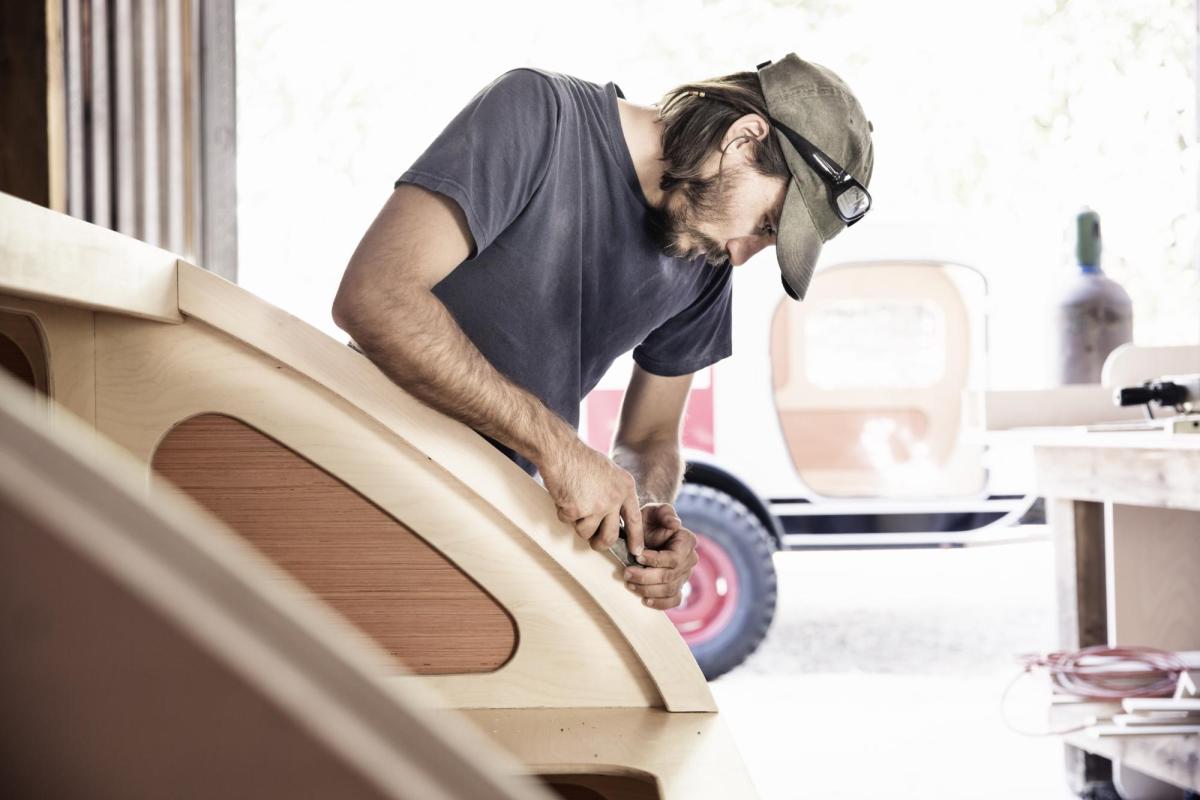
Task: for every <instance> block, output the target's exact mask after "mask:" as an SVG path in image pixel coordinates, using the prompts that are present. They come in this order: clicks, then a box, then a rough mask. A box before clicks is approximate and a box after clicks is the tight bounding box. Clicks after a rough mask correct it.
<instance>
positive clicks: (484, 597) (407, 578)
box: [153, 414, 517, 675]
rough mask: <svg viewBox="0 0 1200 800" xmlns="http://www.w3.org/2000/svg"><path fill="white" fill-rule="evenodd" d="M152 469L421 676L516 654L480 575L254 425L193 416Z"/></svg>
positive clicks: (513, 635) (488, 666)
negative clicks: (478, 579) (451, 559)
mask: <svg viewBox="0 0 1200 800" xmlns="http://www.w3.org/2000/svg"><path fill="white" fill-rule="evenodd" d="M153 466H154V469H155V470H156V471H157V472H158V473H159V474H161V475H163V476H164V477H166V478H168V479H169V480H170V481H171V482H172V483H174V484H175V485H176V486H179V487H180V488H182V489H183V490H184V491H185V492H187V493H188V494H189V495H191V496H192V497H193V498H195V499H196V500H197V501H199V502H200V504H201V505H203V506H204V507H205V508H207V509H208V510H209V511H211V512H212V513H213V514H215V515H216V516H217V517H218V518H219V519H221V520H222V521H223V522H225V524H227V525H229V527H230V528H232V529H233V530H235V531H237V532H238V533H239V534H241V535H242V536H244V537H246V539H247V540H249V541H250V542H251V543H252V544H253V545H254V546H255V547H257V548H258V549H259V550H261V551H262V552H263V553H265V554H266V555H267V556H268V557H269V558H270V559H271V560H272V561H274V562H275V563H277V564H279V565H280V566H282V567H283V568H284V569H285V570H287V571H288V572H289V573H290V574H291V575H292V576H293V577H294V578H296V579H297V580H299V581H300V582H301V583H303V584H304V585H305V586H307V587H309V588H310V589H312V590H313V591H314V592H315V593H316V594H318V595H319V596H320V597H321V598H322V599H324V600H325V601H326V602H328V603H329V604H330V605H332V606H333V607H334V608H335V609H337V610H338V611H339V612H341V613H342V614H343V615H345V617H346V618H347V619H349V620H350V621H351V622H353V623H354V624H355V625H357V626H358V627H359V628H361V629H362V630H363V631H364V632H365V633H367V634H368V635H369V636H371V637H372V638H374V639H375V641H377V642H378V643H379V644H380V645H382V646H383V647H384V649H386V650H387V651H388V652H389V653H391V654H392V655H393V656H395V657H396V658H398V659H399V660H400V661H402V662H403V663H404V664H405V666H407V667H408V668H409V669H410V670H412V671H413V672H416V673H418V674H425V675H437V674H453V673H469V672H491V671H492V670H495V669H499V668H500V667H501V666H502V665H503V664H504V662H506V661H508V659H509V658H510V657H511V656H512V653H513V650H514V649H515V648H516V644H517V630H516V625H515V624H514V623H513V620H512V618H511V617H510V616H509V615H508V614H507V612H505V610H504V609H503V608H502V607H501V606H500V605H499V604H498V603H497V602H496V601H495V600H494V599H493V598H492V597H491V596H489V595H488V594H487V593H486V592H484V591H483V590H482V589H481V588H479V586H478V585H477V584H476V583H475V582H474V581H472V580H471V579H470V578H468V577H467V576H466V575H464V574H463V573H462V571H461V570H459V569H458V568H457V567H455V566H454V565H453V564H452V563H450V562H449V561H447V560H446V558H445V557H444V556H442V555H441V554H440V553H438V552H437V551H436V550H434V549H433V548H432V547H430V546H429V545H428V544H427V543H426V542H425V541H423V540H422V539H421V538H420V537H418V536H417V535H415V534H414V533H413V532H412V530H411V529H409V528H408V527H407V526H405V525H404V524H403V523H401V522H398V521H397V520H395V519H393V518H392V517H391V516H389V515H388V514H386V513H384V512H383V511H382V510H381V509H379V508H378V507H377V506H376V505H374V504H373V503H371V502H369V501H368V500H366V499H365V498H363V497H362V495H360V494H358V493H357V492H355V491H354V490H353V489H352V488H351V487H349V486H347V485H346V484H344V483H342V482H341V481H339V480H337V479H336V478H334V477H332V476H331V475H329V474H328V473H326V472H325V471H324V470H321V469H319V468H317V467H316V466H314V465H312V464H311V463H309V462H308V461H306V460H304V459H303V458H301V457H300V456H298V455H297V454H296V453H294V452H292V451H291V450H289V449H288V448H287V447H285V446H283V445H282V444H280V443H279V442H276V441H274V440H273V439H271V438H269V437H267V436H265V435H263V434H262V433H259V432H258V431H256V430H254V429H253V428H251V427H250V426H248V425H246V424H245V423H243V422H240V421H238V420H236V419H233V418H232V417H228V416H224V415H220V414H203V415H200V416H197V417H192V418H191V419H188V420H185V421H184V422H182V423H180V424H179V425H176V426H175V427H174V428H172V429H171V431H170V432H169V433H168V434H167V435H166V437H165V438H164V439H163V441H162V443H161V444H160V445H159V447H158V450H157V451H156V452H155V454H154V460H153ZM397 477H398V479H402V478H401V477H400V476H397Z"/></svg>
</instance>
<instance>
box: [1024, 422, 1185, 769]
mask: <svg viewBox="0 0 1200 800" xmlns="http://www.w3.org/2000/svg"><path fill="white" fill-rule="evenodd" d="M1018 437H1019V438H1022V439H1028V441H1029V443H1030V444H1031V445H1032V446H1033V453H1034V464H1035V471H1036V483H1037V491H1038V493H1039V494H1041V495H1042V496H1044V497H1045V498H1046V509H1047V515H1048V521H1049V523H1050V526H1051V528H1052V530H1053V536H1054V541H1055V561H1056V571H1057V578H1058V580H1057V583H1058V619H1059V644H1060V646H1061V647H1062V648H1064V649H1071V650H1074V649H1079V648H1083V647H1088V646H1091V645H1097V644H1109V645H1145V646H1150V647H1160V648H1164V649H1169V650H1200V434H1170V433H1166V432H1162V431H1139V432H1133V431H1129V432H1105V433H1095V432H1092V433H1089V432H1086V431H1084V430H1083V429H1080V428H1045V429H1029V430H1024V431H1011V432H1008V433H1006V434H1004V435H1003V438H1004V439H1006V440H1008V441H1013V440H1014V439H1015V438H1018ZM1063 713H1064V712H1063V711H1061V710H1057V711H1056V714H1055V716H1056V717H1057V718H1056V719H1055V720H1053V723H1052V724H1055V725H1059V726H1061V723H1062V721H1063V717H1062V714H1063ZM1068 713H1069V712H1068ZM1067 741H1068V743H1069V744H1070V745H1073V746H1075V747H1077V748H1080V749H1081V750H1084V751H1087V752H1089V753H1094V754H1097V755H1101V756H1104V757H1105V758H1109V759H1113V760H1118V761H1122V762H1124V763H1125V764H1127V765H1128V766H1130V767H1132V768H1133V769H1136V770H1139V771H1141V772H1145V773H1146V774H1148V775H1152V776H1154V777H1157V778H1159V779H1161V780H1165V781H1168V782H1170V783H1174V784H1176V785H1179V786H1185V787H1187V788H1190V789H1193V790H1197V791H1200V737H1198V736H1154V737H1138V738H1136V739H1134V738H1132V737H1130V738H1128V739H1125V738H1122V739H1108V740H1099V739H1093V738H1091V737H1089V736H1086V735H1072V736H1070V737H1068V738H1067Z"/></svg>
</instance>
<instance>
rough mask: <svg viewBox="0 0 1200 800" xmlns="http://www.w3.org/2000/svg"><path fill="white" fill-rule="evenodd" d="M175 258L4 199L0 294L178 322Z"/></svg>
mask: <svg viewBox="0 0 1200 800" xmlns="http://www.w3.org/2000/svg"><path fill="white" fill-rule="evenodd" d="M175 265H176V256H175V255H174V254H172V253H168V252H167V251H165V250H159V249H158V248H156V247H151V246H150V245H147V244H143V243H141V242H138V241H134V240H133V239H130V238H128V237H125V236H121V235H120V234H118V233H115V232H114V231H110V230H106V229H105V228H101V227H99V226H97V225H92V224H90V223H87V222H84V221H82V220H78V219H72V218H70V217H65V216H63V215H61V214H55V213H54V212H51V211H47V210H46V209H45V208H42V207H41V206H38V205H34V204H33V203H28V202H26V201H24V200H19V199H17V198H15V197H12V196H11V195H7V194H0V292H3V293H6V294H15V295H21V296H25V297H34V298H42V299H46V300H53V301H56V302H61V303H67V304H70V305H77V306H82V307H84V308H91V309H102V310H107V311H118V312H121V313H124V314H131V315H133V316H138V317H146V318H148V319H155V320H160V321H163V322H180V321H182V319H183V318H182V317H181V316H180V314H179V306H178V289H177V278H176V266H175Z"/></svg>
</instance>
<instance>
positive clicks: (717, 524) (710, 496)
mask: <svg viewBox="0 0 1200 800" xmlns="http://www.w3.org/2000/svg"><path fill="white" fill-rule="evenodd" d="M675 510H676V511H678V512H679V518H680V519H681V520H683V525H684V527H686V528H687V529H688V530H690V531H692V532H693V533H696V534H698V535H700V536H705V537H708V538H709V539H711V540H713V541H714V542H716V543H717V544H719V545H720V546H721V547H722V548H723V549H724V550H725V552H726V554H727V555H728V556H729V559H730V561H732V562H733V567H734V570H735V572H736V573H737V579H738V587H739V596H738V604H737V607H736V608H735V610H734V612H733V616H732V617H731V618H730V619H729V622H728V623H727V624H726V625H725V627H724V628H723V629H722V630H720V631H719V632H718V633H717V634H716V635H715V636H714V637H713V638H711V639H708V640H706V641H704V642H700V643H698V644H695V645H693V646H692V648H691V649H692V655H694V656H695V657H696V661H697V662H698V663H699V664H700V669H701V670H702V671H703V672H704V677H705V678H707V679H708V680H712V679H713V678H716V677H717V676H718V675H723V674H725V673H726V672H728V671H729V670H731V669H733V668H734V667H736V666H737V665H738V664H741V663H742V662H743V661H745V660H746V659H747V658H748V657H749V656H750V654H751V653H753V652H754V651H755V650H757V649H758V646H759V645H760V644H762V640H763V638H764V637H765V636H766V635H767V629H768V628H770V627H771V620H772V619H773V618H774V617H775V594H776V588H775V587H776V584H775V564H774V563H773V562H772V561H771V554H772V553H773V552H774V549H775V548H774V546H773V544H772V541H771V535H770V534H769V533H768V532H767V530H766V528H764V527H763V524H762V522H760V521H759V519H758V518H757V517H755V516H754V515H753V514H751V513H750V511H749V510H748V509H747V508H746V507H745V506H744V505H742V504H741V503H740V502H738V501H737V500H735V499H733V498H732V497H730V496H729V495H727V494H725V493H724V492H721V491H717V490H716V489H712V488H710V487H708V486H701V485H699V484H694V483H685V484H684V485H683V487H682V488H681V489H680V491H679V496H678V497H677V498H676V499H675Z"/></svg>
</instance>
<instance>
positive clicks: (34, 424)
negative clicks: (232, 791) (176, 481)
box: [0, 377, 547, 800]
mask: <svg viewBox="0 0 1200 800" xmlns="http://www.w3.org/2000/svg"><path fill="white" fill-rule="evenodd" d="M26 395H27V393H24V392H23V391H22V390H20V389H19V387H16V386H14V385H13V381H12V380H11V379H8V378H7V377H0V505H2V506H3V508H4V516H5V517H6V518H9V519H14V518H16V519H19V520H27V521H29V522H30V524H29V525H20V526H13V528H10V527H9V526H7V525H6V526H2V527H0V531H2V533H0V542H2V541H3V540H4V539H5V538H6V537H8V536H10V535H12V534H14V533H15V530H14V528H20V529H22V530H24V531H25V532H26V533H41V534H44V535H42V536H37V537H34V539H35V540H36V542H37V543H39V544H44V545H46V546H47V547H49V548H50V549H49V550H47V549H45V548H43V549H42V550H40V551H39V552H38V553H37V554H35V553H33V552H32V551H28V548H26V551H28V553H29V555H30V557H37V558H39V560H41V561H43V562H44V561H45V559H43V558H41V556H42V555H45V556H46V557H48V558H50V560H51V561H52V562H53V561H55V560H57V562H58V563H62V560H63V557H64V556H65V555H66V554H67V553H70V559H71V560H72V561H73V563H75V564H77V565H78V568H79V569H85V570H86V571H87V572H86V574H88V575H96V576H97V577H101V578H102V580H103V581H105V582H107V585H109V586H112V587H114V588H113V589H111V590H109V593H108V596H109V597H110V598H112V597H115V595H113V593H112V592H113V591H114V590H115V591H118V592H121V593H124V595H123V596H124V597H127V598H128V600H129V601H133V603H135V604H136V605H138V606H141V607H142V608H144V609H146V610H148V611H150V612H151V614H152V615H153V616H154V618H155V619H156V620H157V624H159V627H160V628H161V629H163V630H169V631H172V632H173V633H172V634H171V635H173V636H174V637H175V638H174V639H173V640H172V641H174V642H177V643H178V644H179V645H180V646H186V647H199V648H200V649H201V650H203V651H204V652H205V653H206V654H207V655H208V656H209V657H211V658H212V659H213V660H214V664H219V665H220V669H222V670H225V671H227V673H228V674H229V675H232V676H236V678H235V680H236V681H238V682H240V683H241V684H242V685H244V686H246V687H248V688H249V689H250V690H251V691H252V692H253V693H254V694H256V695H257V696H258V697H259V698H261V699H262V700H263V701H265V703H267V704H269V705H270V706H272V707H274V708H275V709H278V710H279V711H282V712H283V716H282V717H281V718H280V719H284V720H287V722H285V724H286V725H290V726H293V727H292V730H293V731H294V732H295V733H296V734H298V735H301V736H304V737H306V738H307V739H309V740H311V741H315V742H316V743H318V746H319V748H320V749H321V751H323V754H325V755H327V756H328V757H330V758H331V759H332V761H331V765H332V763H334V762H338V763H340V764H342V765H343V767H344V768H348V769H349V770H350V771H351V773H353V774H355V775H356V776H357V778H358V780H359V781H362V782H363V783H362V784H360V787H359V791H357V792H356V793H355V794H354V795H353V796H355V797H368V796H369V797H387V798H407V800H416V798H447V800H449V799H450V798H457V799H458V800H467V799H468V798H512V800H516V799H517V798H526V799H527V800H533V799H534V798H545V797H547V795H546V794H545V793H544V792H543V791H542V790H540V789H538V788H537V787H535V786H533V785H531V784H529V783H528V782H526V781H520V780H517V779H516V778H515V777H512V776H511V775H512V773H514V772H515V771H517V768H516V766H515V765H513V764H512V763H511V762H510V761H509V760H508V759H506V758H504V757H503V756H502V755H501V754H500V753H499V752H497V751H496V750H494V749H493V747H492V746H490V745H489V743H487V742H485V741H483V740H482V739H481V737H479V735H478V734H475V733H473V732H472V731H470V730H468V729H467V727H466V726H464V725H462V724H461V723H459V722H458V721H456V720H455V719H453V718H449V717H448V716H447V715H445V714H440V715H436V716H435V715H431V714H429V713H428V712H425V711H422V710H420V709H421V706H423V705H425V706H427V705H428V704H429V702H430V699H429V698H428V696H427V695H426V694H423V693H421V692H419V691H417V690H416V689H415V688H414V687H388V688H385V687H384V686H382V685H381V684H379V683H378V682H377V681H376V680H375V679H373V678H372V677H371V675H372V673H373V672H374V671H376V670H377V669H378V665H379V664H380V663H381V662H382V661H383V660H384V656H383V655H382V654H381V653H379V652H378V651H376V650H374V649H373V648H371V647H370V646H369V645H368V644H367V643H366V642H365V641H364V640H362V639H361V638H359V637H357V636H353V635H351V634H349V633H348V632H347V631H346V630H345V629H344V626H342V625H340V624H339V623H338V621H337V620H336V618H334V617H332V616H331V615H330V614H329V613H328V612H327V611H326V610H325V609H324V608H322V607H321V606H319V605H318V604H314V603H311V602H306V601H305V600H303V599H302V594H301V593H299V592H297V591H296V590H295V589H291V590H289V588H288V587H287V586H286V583H287V581H286V578H285V577H284V576H282V575H281V574H278V573H277V571H276V570H274V569H273V568H272V567H271V566H270V565H269V564H268V563H267V562H264V561H262V560H261V559H258V558H255V557H254V556H253V553H252V552H250V551H249V549H248V548H247V547H246V546H245V545H242V544H241V543H239V542H237V541H236V540H235V538H234V537H233V536H232V535H231V534H229V533H228V532H226V531H224V530H223V529H222V528H221V526H220V525H219V523H217V522H216V521H215V520H213V519H212V518H211V517H207V516H206V515H205V514H203V513H202V512H201V511H200V510H199V509H198V508H197V507H195V506H194V505H192V504H190V503H188V502H187V501H186V499H185V498H183V497H182V496H180V495H178V494H177V493H172V491H171V490H170V489H169V488H168V487H165V486H163V487H159V488H158V491H156V496H157V498H158V499H157V500H156V503H155V505H154V506H150V505H147V504H145V503H143V502H142V501H141V499H140V495H141V493H142V491H141V487H142V485H143V482H144V478H143V477H142V476H141V475H140V474H139V473H140V472H141V470H140V469H139V467H138V465H136V464H134V463H133V462H131V460H130V459H129V457H128V456H126V455H125V454H123V453H121V452H120V451H118V450H117V449H116V448H115V447H113V446H111V445H108V444H106V443H104V442H103V441H101V440H98V439H96V438H94V437H92V436H91V435H90V434H89V433H88V432H87V431H86V430H84V429H82V428H80V426H79V423H77V422H73V421H70V420H67V419H61V420H60V421H59V422H58V424H57V425H56V430H55V432H54V434H53V435H51V434H50V432H49V431H48V430H47V429H46V428H45V426H44V425H43V424H39V423H38V420H37V415H36V413H35V412H34V411H33V409H32V408H31V407H30V406H29V405H28V400H27V396H26ZM34 539H30V537H29V536H23V537H16V538H14V539H10V540H9V541H10V542H11V543H12V545H13V546H14V547H16V546H19V545H21V544H22V543H24V544H26V545H29V544H31V543H32V541H33V540H34ZM21 540H29V541H25V542H22V541H21ZM6 564H7V565H8V566H10V567H15V566H16V565H15V564H12V563H11V562H6ZM13 574H14V575H15V574H16V573H13ZM80 574H81V575H82V574H84V573H80ZM6 585H8V586H10V587H11V586H13V585H16V581H11V582H6ZM74 588H75V587H74V586H73V584H72V583H71V582H68V583H67V584H66V585H63V586H61V587H60V589H61V591H60V593H59V595H61V596H62V597H64V598H69V597H70V596H71V592H72V590H73V589H74ZM10 590H11V589H10ZM49 597H50V600H48V602H53V601H54V599H55V598H56V597H57V595H55V594H54V593H52V594H51V595H50V596H49ZM59 607H60V608H61V606H59ZM123 607H124V608H125V609H127V610H128V609H130V608H131V606H130V603H129V602H128V601H124V605H123ZM150 619H151V617H149V616H136V615H125V616H122V617H121V618H120V619H119V620H117V619H113V620H108V622H109V623H119V622H121V621H125V622H129V621H135V622H136V621H148V620H150ZM40 644H41V645H43V646H42V647H41V649H40V650H39V649H38V648H23V649H22V654H21V655H22V658H23V659H36V658H38V657H39V656H40V657H43V658H46V657H50V656H52V654H48V653H47V648H49V647H53V646H57V647H59V649H60V650H61V649H63V646H64V645H65V646H66V647H68V648H69V642H66V643H53V644H46V639H45V637H43V640H42V641H41V642H40ZM34 651H37V652H34ZM108 652H109V653H110V654H111V653H112V652H113V651H111V650H109V651H108ZM145 657H146V658H148V659H154V658H155V657H156V653H155V651H154V650H150V651H148V652H147V653H146V656H145ZM7 663H8V664H10V665H11V664H12V663H13V660H12V659H9V660H7ZM58 663H60V664H61V663H62V661H61V659H60V660H59V662H58ZM67 669H68V670H69V671H70V674H78V675H80V676H81V677H82V676H83V675H84V674H85V673H86V670H85V669H80V668H79V667H71V666H70V665H69V664H68V666H67ZM25 674H30V675H38V676H39V679H40V680H49V679H51V678H52V676H47V675H46V674H45V673H43V672H41V671H39V670H33V671H31V672H27V673H25ZM149 674H153V670H150V673H149ZM6 685H11V684H9V682H8V681H6ZM85 686H86V684H85ZM63 688H64V689H67V688H69V689H70V690H71V691H73V692H85V693H86V691H87V689H86V688H81V687H80V686H79V685H78V683H77V682H75V681H72V682H71V683H70V684H67V685H64V686H63ZM97 691H99V689H97ZM147 693H149V691H148V692H147ZM56 694H57V693H55V692H50V695H48V696H53V695H56ZM85 696H86V694H85ZM214 699H215V698H214ZM33 713H38V712H37V710H36V709H35V710H34V712H33ZM44 713H46V714H47V715H50V714H53V713H54V712H53V710H52V708H51V707H47V709H46V710H45V712H44ZM158 719H160V720H161V719H162V717H161V715H160V716H159V717H158ZM168 720H169V717H168ZM167 724H172V723H170V722H168V723H167ZM226 733H227V735H229V736H231V737H237V736H238V735H239V734H240V733H243V732H242V731H239V730H237V729H234V730H229V731H226ZM258 744H262V745H264V749H265V748H266V747H269V743H268V742H259V743H258ZM86 746H87V747H89V748H94V750H95V752H96V753H97V755H98V758H99V760H100V761H101V762H103V759H104V755H103V753H104V752H105V751H104V750H101V749H100V748H99V747H98V745H97V743H96V742H95V741H94V740H92V741H89V742H86ZM246 746H247V747H250V748H253V747H255V746H256V743H255V741H254V740H253V738H251V739H250V740H249V741H247V742H246ZM108 752H110V753H111V749H110V750H109V751H108ZM52 763H53V762H50V764H52ZM154 763H155V766H156V767H157V766H161V765H160V764H159V763H158V762H157V761H155V762H154ZM50 764H48V768H49V766H50ZM92 766H93V768H96V767H97V764H96V763H93V764H92ZM60 767H61V765H58V764H53V768H54V769H58V768H60ZM296 768H297V765H295V764H292V765H290V766H288V767H287V768H286V770H284V769H283V768H282V767H281V766H280V762H279V760H277V759H267V760H265V761H264V762H263V763H262V764H254V765H253V769H255V770H260V771H262V770H272V769H274V770H275V775H276V776H278V777H280V779H281V780H284V781H286V780H288V774H289V772H291V771H293V770H295V769H296ZM189 769H190V770H191V772H192V775H191V781H199V782H203V781H204V780H205V777H206V776H205V775H204V772H203V770H201V771H200V772H196V771H195V770H194V769H192V765H190V764H189ZM248 774H249V773H248ZM125 777H127V776H125ZM147 780H149V778H147ZM135 781H136V778H135ZM248 783H249V780H248ZM192 785H193V786H194V785H195V783H192ZM249 785H251V786H253V785H255V784H254V783H250V784H249ZM364 790H366V791H364ZM248 793H249V794H257V793H256V792H248ZM260 796H261V795H260ZM342 796H346V795H342Z"/></svg>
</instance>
